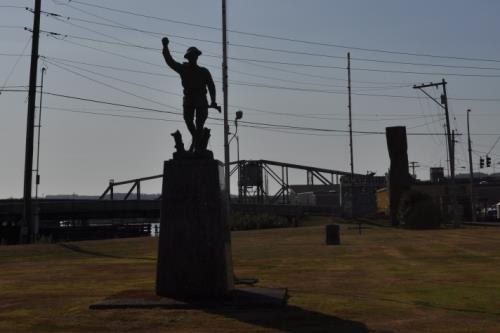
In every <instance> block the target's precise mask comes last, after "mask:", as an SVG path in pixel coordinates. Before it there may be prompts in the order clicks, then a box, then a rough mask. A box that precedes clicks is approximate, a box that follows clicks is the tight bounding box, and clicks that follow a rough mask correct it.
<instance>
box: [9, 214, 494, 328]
mask: <svg viewBox="0 0 500 333" xmlns="http://www.w3.org/2000/svg"><path fill="white" fill-rule="evenodd" d="M315 222H316V224H318V222H319V224H321V221H315ZM323 231H324V228H323V227H321V226H313V227H302V228H295V229H274V230H261V231H242V232H235V233H233V257H234V267H235V271H236V274H237V275H238V276H241V277H258V278H259V279H260V283H259V285H260V286H263V287H287V288H289V294H290V296H291V298H290V300H289V306H288V307H286V308H282V309H277V310H270V309H261V310H248V309H247V310H241V309H239V310H238V309H205V310H106V311H95V310H94V311H92V310H88V306H89V305H90V304H92V303H94V302H96V301H99V300H102V299H103V298H105V297H109V296H112V295H116V294H120V293H122V292H127V291H132V290H151V289H153V288H154V276H155V258H156V241H157V240H156V239H155V238H140V239H117V240H109V241H88V242H75V243H69V246H61V245H53V244H51V245H31V246H10V247H5V246H4V247H0V332H148V333H153V332H290V333H299V332H304V333H309V332H356V333H358V332H419V333H421V332H440V333H441V332H478V333H479V332H480V333H487V332H492V333H493V332H500V228H466V229H459V230H437V231H408V230H395V229H390V228H378V227H375V226H372V227H370V228H369V229H363V233H362V234H361V235H359V234H358V231H357V230H355V229H351V228H349V226H347V225H346V226H343V227H342V243H343V244H342V245H341V246H334V247H332V246H325V245H323V243H324V233H323Z"/></svg>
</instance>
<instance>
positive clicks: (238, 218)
mask: <svg viewBox="0 0 500 333" xmlns="http://www.w3.org/2000/svg"><path fill="white" fill-rule="evenodd" d="M229 226H230V228H231V230H252V229H270V228H286V227H291V226H293V222H292V221H291V220H288V219H287V218H285V217H282V216H277V215H269V214H241V213H233V215H232V216H231V219H230V224H229Z"/></svg>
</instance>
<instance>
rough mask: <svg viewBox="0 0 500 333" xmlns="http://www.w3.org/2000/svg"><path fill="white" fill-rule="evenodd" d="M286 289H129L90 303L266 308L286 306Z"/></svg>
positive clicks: (107, 307)
mask: <svg viewBox="0 0 500 333" xmlns="http://www.w3.org/2000/svg"><path fill="white" fill-rule="evenodd" d="M287 300H288V291H287V289H281V288H258V287H251V288H241V289H240V288H238V289H235V290H233V291H231V292H230V293H229V294H227V295H226V296H225V297H222V298H220V299H217V300H214V299H195V300H192V299H191V300H183V299H175V298H170V297H162V296H156V295H154V294H153V293H152V292H149V291H140V290H138V291H128V292H123V293H120V294H118V295H116V296H112V297H109V298H106V299H104V300H102V301H101V302H98V303H95V304H92V305H90V306H89V309H91V310H111V309H157V308H161V309H172V310H173V309H206V308H217V307H231V308H234V309H237V308H267V307H281V306H286V305H287Z"/></svg>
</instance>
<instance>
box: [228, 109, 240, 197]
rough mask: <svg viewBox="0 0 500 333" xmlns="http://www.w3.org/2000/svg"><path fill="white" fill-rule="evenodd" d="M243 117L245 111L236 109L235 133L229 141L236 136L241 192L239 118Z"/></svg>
mask: <svg viewBox="0 0 500 333" xmlns="http://www.w3.org/2000/svg"><path fill="white" fill-rule="evenodd" d="M241 118H243V111H241V110H238V111H236V117H235V118H234V127H235V130H234V134H233V136H232V137H231V139H230V140H229V143H231V141H233V139H234V138H236V157H237V159H238V193H239V187H240V137H239V135H238V120H240V119H241Z"/></svg>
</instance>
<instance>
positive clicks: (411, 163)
mask: <svg viewBox="0 0 500 333" xmlns="http://www.w3.org/2000/svg"><path fill="white" fill-rule="evenodd" d="M410 167H411V169H412V174H413V178H415V179H417V174H416V173H415V169H416V168H418V167H420V165H418V162H410Z"/></svg>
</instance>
